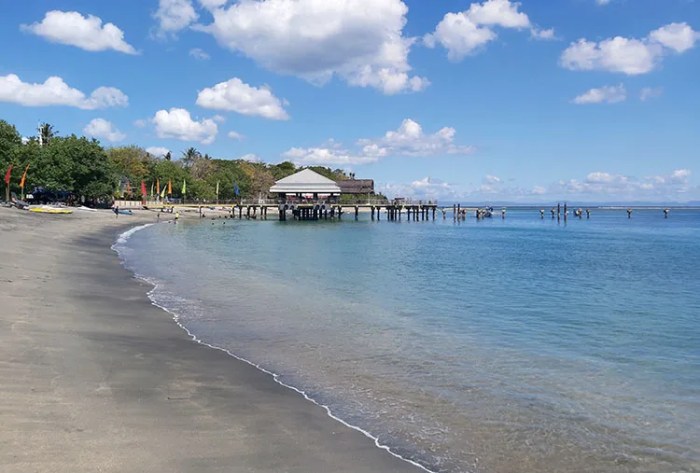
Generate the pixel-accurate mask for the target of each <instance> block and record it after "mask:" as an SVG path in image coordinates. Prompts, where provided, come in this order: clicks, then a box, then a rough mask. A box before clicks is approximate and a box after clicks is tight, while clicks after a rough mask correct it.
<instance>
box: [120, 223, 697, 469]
mask: <svg viewBox="0 0 700 473" xmlns="http://www.w3.org/2000/svg"><path fill="white" fill-rule="evenodd" d="M224 222H226V223H225V224H224ZM699 237H700V212H695V211H681V210H676V211H673V212H672V214H671V217H670V218H669V219H664V218H663V216H662V215H661V212H660V211H659V210H654V211H636V212H635V213H634V215H633V218H632V219H627V217H626V215H625V213H624V212H623V211H603V210H596V211H594V213H593V215H592V217H591V220H586V219H585V218H584V219H583V220H578V219H572V218H570V219H569V220H568V222H567V223H566V224H565V223H564V222H557V221H556V220H551V219H549V218H548V217H547V218H545V219H544V220H542V219H540V217H539V212H538V211H536V210H509V212H508V218H507V219H505V220H502V219H500V218H495V219H493V220H485V221H481V222H477V221H475V220H474V218H473V217H469V218H468V219H467V220H466V221H465V222H461V223H455V222H454V221H453V220H452V219H451V218H448V219H447V220H442V219H441V218H438V220H436V221H435V222H433V221H429V222H413V221H411V222H408V221H406V220H405V217H404V221H402V222H395V223H394V222H387V221H386V220H385V218H383V220H382V221H381V222H376V221H375V222H373V221H370V220H369V218H368V217H367V216H362V217H361V219H360V221H354V219H353V218H352V217H347V216H346V217H344V220H343V222H291V221H289V222H277V221H273V220H270V221H266V222H262V221H245V220H244V221H239V220H216V221H214V222H213V224H212V222H210V221H208V220H207V221H204V222H198V223H191V224H188V223H180V224H178V225H170V224H160V225H155V226H152V227H149V228H147V229H144V230H143V231H140V232H137V233H135V234H133V236H131V238H130V239H129V240H128V241H127V242H126V243H125V244H123V245H120V253H121V254H122V257H123V258H124V259H125V261H126V263H127V266H128V267H130V268H131V269H132V270H134V271H135V272H136V273H137V274H139V275H141V276H144V277H147V278H149V279H150V280H152V281H153V282H155V283H156V284H157V285H158V286H157V289H156V290H155V291H154V292H153V294H152V297H153V298H154V300H155V301H156V302H157V303H158V304H160V305H162V306H164V307H167V308H169V309H170V310H172V311H173V312H174V313H176V314H178V316H179V321H180V322H181V323H182V324H183V325H184V326H185V327H187V329H188V330H190V331H191V332H192V333H194V334H195V335H196V336H197V337H198V338H200V339H201V340H203V341H205V342H207V343H210V344H212V345H216V346H220V347H223V348H226V349H228V350H230V351H231V352H232V353H235V354H236V355H238V356H240V357H242V358H245V359H247V360H250V361H252V362H254V363H256V364H259V365H260V366H262V367H264V368H266V369H268V370H270V371H272V372H275V373H278V374H279V375H280V379H281V380H282V381H283V382H284V383H287V384H290V385H294V386H296V387H298V388H300V389H302V390H304V391H305V392H306V393H307V394H308V395H309V396H310V397H312V398H313V399H315V400H317V401H318V402H320V403H323V404H326V405H328V406H329V407H330V408H331V410H332V411H333V413H334V414H335V415H337V416H338V417H340V418H342V419H344V420H345V421H347V422H349V423H351V424H353V425H357V426H359V427H361V428H362V429H364V430H366V431H368V432H370V433H371V434H372V435H375V436H377V437H378V438H379V440H380V442H381V443H383V444H386V445H389V446H390V447H391V448H392V450H393V451H395V452H397V453H399V454H401V455H403V456H405V457H407V458H411V459H413V460H415V461H418V462H420V463H421V464H423V465H425V466H426V467H428V468H430V469H431V470H433V471H440V472H442V471H455V472H456V471H483V472H555V471H557V472H560V471H567V472H601V471H606V472H617V471H620V472H698V471H700V441H699V440H698V439H700V295H699V294H698V290H699V289H700V269H699V268H700V240H699Z"/></svg>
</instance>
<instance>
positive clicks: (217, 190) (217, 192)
mask: <svg viewBox="0 0 700 473" xmlns="http://www.w3.org/2000/svg"><path fill="white" fill-rule="evenodd" d="M216 196H217V197H218V196H219V181H216Z"/></svg>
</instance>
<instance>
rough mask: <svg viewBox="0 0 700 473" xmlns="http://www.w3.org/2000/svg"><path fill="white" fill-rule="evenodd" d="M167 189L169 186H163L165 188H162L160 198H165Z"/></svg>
mask: <svg viewBox="0 0 700 473" xmlns="http://www.w3.org/2000/svg"><path fill="white" fill-rule="evenodd" d="M167 190H168V188H167V187H165V186H163V190H162V191H161V193H160V198H161V199H165V191H167Z"/></svg>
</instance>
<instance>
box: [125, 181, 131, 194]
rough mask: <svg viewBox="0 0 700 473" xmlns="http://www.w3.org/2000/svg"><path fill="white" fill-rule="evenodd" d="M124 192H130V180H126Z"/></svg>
mask: <svg viewBox="0 0 700 473" xmlns="http://www.w3.org/2000/svg"><path fill="white" fill-rule="evenodd" d="M124 193H125V194H131V182H129V180H128V179H127V180H126V188H125V189H124Z"/></svg>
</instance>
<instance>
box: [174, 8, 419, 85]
mask: <svg viewBox="0 0 700 473" xmlns="http://www.w3.org/2000/svg"><path fill="white" fill-rule="evenodd" d="M161 1H163V0H161ZM200 3H202V5H203V6H204V7H205V8H208V9H209V11H210V13H211V16H212V18H213V22H212V23H210V24H208V25H198V26H197V29H199V30H201V31H205V32H208V33H210V34H212V35H213V36H214V37H215V38H216V40H217V41H218V42H219V43H220V44H221V45H223V46H224V47H226V48H228V49H230V50H232V51H237V52H241V53H243V54H244V55H246V56H247V57H249V58H251V59H253V60H254V61H256V62H257V63H258V64H260V65H262V66H263V67H265V68H267V69H269V70H272V71H275V72H278V73H282V74H290V75H294V76H297V77H301V78H303V79H305V80H308V81H311V82H313V83H316V84H323V83H325V82H327V81H328V80H330V79H331V78H332V77H333V76H338V77H340V78H342V79H343V80H345V81H346V82H348V83H349V84H350V85H353V86H358V87H373V88H376V89H379V90H381V91H382V92H384V93H386V94H395V93H399V92H411V91H414V92H415V91H419V90H422V89H424V88H425V87H427V86H428V84H429V82H428V81H427V80H426V79H425V78H422V77H419V76H415V75H411V74H410V72H411V66H410V65H409V63H408V54H409V51H410V49H411V46H412V45H413V43H414V39H412V38H407V37H405V36H404V35H403V28H404V26H405V24H406V14H407V12H408V7H407V6H406V5H405V4H404V3H403V2H402V1H401V0H324V1H319V0H262V1H259V0H240V1H238V2H235V3H233V4H230V5H228V6H227V3H226V2H221V1H212V0H205V1H203V2H200Z"/></svg>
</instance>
